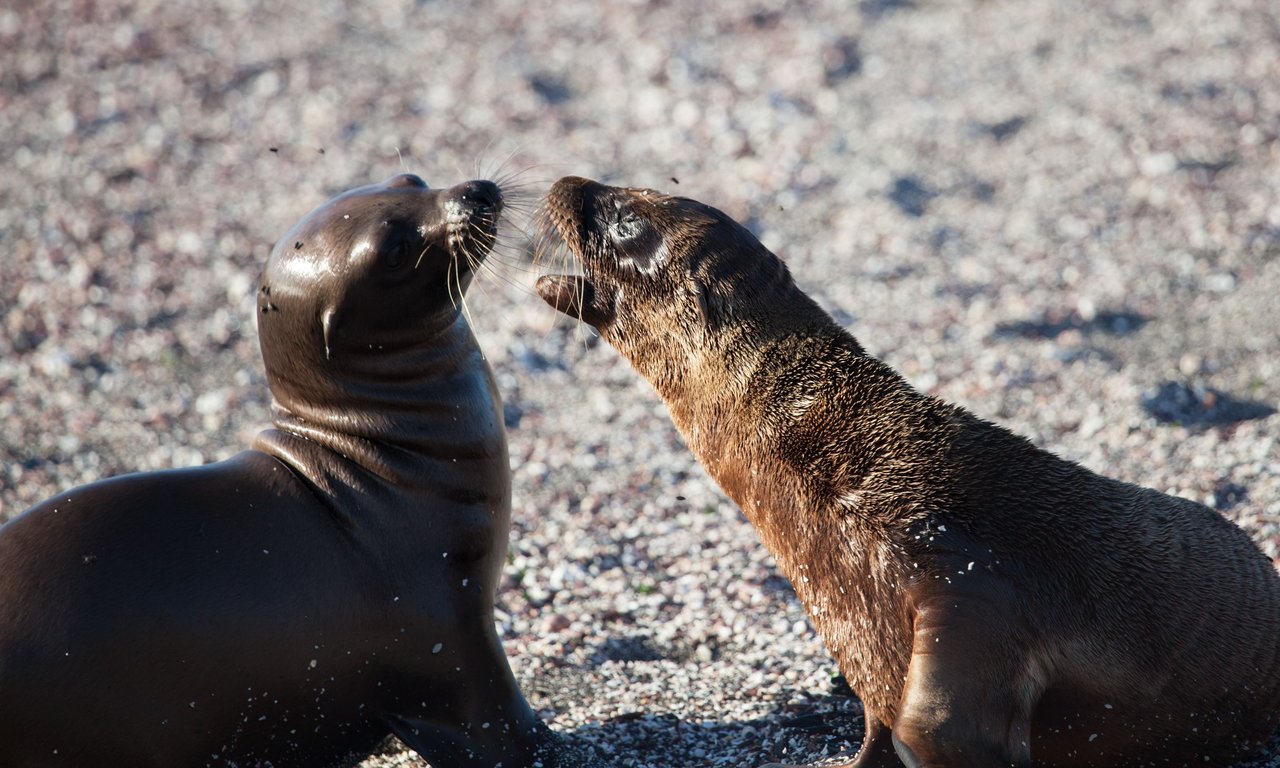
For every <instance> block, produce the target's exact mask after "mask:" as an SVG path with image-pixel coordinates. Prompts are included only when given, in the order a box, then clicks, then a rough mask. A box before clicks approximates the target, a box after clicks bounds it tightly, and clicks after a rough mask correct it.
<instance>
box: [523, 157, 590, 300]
mask: <svg viewBox="0 0 1280 768" xmlns="http://www.w3.org/2000/svg"><path fill="white" fill-rule="evenodd" d="M593 186H598V185H596V184H595V182H591V181H588V180H586V179H581V178H578V177H574V176H570V177H566V178H563V179H560V180H559V181H557V182H556V183H555V184H554V185H553V186H552V187H551V191H550V192H549V193H547V197H546V200H545V202H544V205H543V209H542V213H541V215H540V216H539V225H538V240H539V245H538V249H537V250H538V253H539V254H542V255H546V254H550V255H551V258H552V259H553V260H554V261H555V262H556V266H557V267H559V268H560V269H564V270H566V271H565V272H558V271H557V272H553V273H551V274H544V275H542V276H540V277H539V278H538V280H537V283H536V285H535V288H536V290H537V291H538V295H539V296H541V297H542V300H543V301H545V302H547V303H548V304H550V305H551V306H552V307H554V308H555V309H557V310H559V311H560V312H563V313H565V314H566V315H569V316H571V317H576V318H578V319H581V320H588V322H589V319H588V318H589V309H590V308H591V307H592V306H593V305H594V304H595V300H596V289H595V286H594V285H593V284H592V282H591V281H590V279H588V277H587V276H586V275H585V274H573V273H572V272H570V271H569V270H571V269H572V268H573V267H574V266H577V267H579V268H580V269H582V270H583V271H585V268H586V259H585V253H584V252H585V249H584V247H583V246H584V243H585V242H586V226H587V222H589V221H590V216H591V210H592V206H593V205H594V194H590V192H592V191H593V190H591V189H590V188H591V187H593ZM539 258H541V257H539ZM584 313H588V314H584Z"/></svg>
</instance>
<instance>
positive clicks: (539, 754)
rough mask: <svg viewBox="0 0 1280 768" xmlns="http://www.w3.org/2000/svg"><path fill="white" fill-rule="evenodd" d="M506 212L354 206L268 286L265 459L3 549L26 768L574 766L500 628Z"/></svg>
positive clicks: (67, 511)
mask: <svg viewBox="0 0 1280 768" xmlns="http://www.w3.org/2000/svg"><path fill="white" fill-rule="evenodd" d="M501 209H502V195H501V192H500V190H499V189H498V187H497V186H496V185H494V184H493V183H491V182H487V181H476V182H468V183H466V184H462V185H459V186H456V187H453V188H451V189H447V190H430V189H427V187H426V185H425V184H424V183H423V182H422V180H421V179H419V178H418V177H416V176H412V175H408V174H405V175H401V176H397V177H394V178H392V179H390V180H388V181H387V182H386V183H384V184H380V185H374V186H368V187H361V188H359V189H355V190H352V191H350V192H347V193H345V194H343V195H340V196H338V197H336V198H334V199H332V200H330V201H329V202H327V203H326V204H324V205H323V206H321V207H320V208H318V209H316V210H315V211H313V212H312V213H311V214H309V215H308V216H307V217H306V218H305V219H303V220H302V221H301V222H300V223H298V224H297V225H296V226H295V227H294V228H293V229H292V230H290V232H289V233H288V234H286V235H285V237H284V238H283V239H282V240H281V241H280V243H279V244H278V245H277V246H276V248H275V249H274V251H273V252H272V256H271V259H270V261H269V262H268V264H267V266H266V268H265V270H264V273H263V276H262V281H261V285H260V290H259V294H258V308H259V310H260V312H259V315H258V317H259V336H260V341H261V347H262V352H263V358H264V362H265V364H266V369H267V379H268V382H269V384H270V386H271V391H272V394H273V397H274V401H275V419H274V420H275V424H274V426H273V428H271V429H268V430H266V431H264V432H263V433H261V434H260V435H259V436H258V438H257V439H256V440H255V441H254V444H253V447H252V449H250V450H246V451H244V452H241V453H239V454H237V455H235V456H234V457H232V458H230V459H228V460H226V461H222V462H218V463H216V464H210V465H207V466H202V467H196V468H190V469H177V470H169V471H160V472H150V473H144V474H135V475H126V476H121V477H115V478H111V479H107V480H103V481H100V482H96V483H93V484H90V485H86V486H83V487H80V488H75V489H72V490H70V491H67V492H65V493H61V494H59V495H57V496H55V497H54V498H51V499H49V500H48V501H45V502H43V503H41V504H39V505H37V506H35V507H33V508H32V509H30V510H28V511H26V512H25V513H23V514H22V515H20V516H19V517H17V518H15V519H14V520H12V521H11V522H9V523H8V524H7V525H5V526H4V527H2V528H0V765H3V766H5V768H36V767H37V766H41V767H43V766H77V767H78V766H87V765H92V766H122V767H123V766H129V767H130V768H140V767H147V766H154V767H155V768H173V767H174V766H195V765H244V766H249V765H273V766H276V767H277V768H280V767H281V766H308V767H313V766H326V765H335V764H340V763H342V762H343V761H344V760H346V759H347V758H348V756H349V755H351V754H357V755H358V754H363V753H367V752H369V751H370V750H372V749H373V748H374V747H375V746H376V745H377V744H378V743H379V742H380V741H381V740H382V739H383V738H385V736H386V735H387V734H388V733H389V732H394V733H395V734H396V735H397V736H399V737H400V738H401V739H403V740H404V741H405V742H406V743H407V744H409V746H411V747H413V748H414V749H415V750H417V751H418V752H419V753H420V754H422V755H423V756H424V757H426V758H427V759H428V760H430V761H431V763H432V764H433V765H436V766H441V767H443V766H486V767H488V766H493V765H495V764H497V763H502V764H503V765H506V766H532V765H534V764H535V763H536V762H538V761H539V760H542V764H545V765H554V764H561V765H563V764H566V763H564V762H558V756H564V757H566V759H567V758H568V757H569V755H568V750H566V749H562V748H561V747H560V746H559V744H558V741H557V739H556V738H555V737H554V736H553V735H552V734H551V733H550V731H548V730H547V729H546V728H545V727H544V726H542V725H541V724H540V723H539V722H538V720H537V719H536V718H535V716H534V715H533V713H532V712H531V711H530V709H529V707H528V705H527V704H526V703H525V701H524V699H523V697H522V696H521V695H520V692H519V691H518V690H517V687H516V684H515V681H514V679H513V677H512V675H511V672H510V670H509V668H508V665H507V662H506V658H505V657H504V655H503V653H502V649H501V646H500V643H499V641H498V639H497V637H496V635H495V633H494V625H493V599H494V592H495V589H496V586H497V580H498V576H499V572H500V569H501V567H502V563H503V558H504V554H505V552H506V546H507V536H508V527H509V518H510V499H511V485H510V468H509V465H508V456H507V447H506V435H505V431H504V428H503V423H502V416H501V404H500V401H499V396H498V393H497V390H496V388H495V386H494V381H493V377H492V374H491V372H490V370H489V367H488V365H487V363H486V362H485V360H484V356H483V355H482V353H481V351H480V349H479V347H478V345H477V344H476V342H475V339H474V337H473V335H472V333H471V330H470V328H469V327H468V325H467V323H466V320H465V318H464V317H463V314H462V313H461V311H460V308H459V306H458V302H459V300H460V298H461V296H462V292H463V291H464V290H465V289H466V287H467V285H468V283H469V282H470V279H471V274H472V269H473V268H474V267H475V266H476V265H477V264H478V263H479V261H480V260H481V259H483V258H484V256H485V255H486V254H487V253H488V252H489V249H490V248H491V247H492V245H493V241H494V231H495V230H494V228H495V226H496V221H497V217H498V216H499V214H500V212H501ZM570 762H572V763H573V764H577V763H576V761H570Z"/></svg>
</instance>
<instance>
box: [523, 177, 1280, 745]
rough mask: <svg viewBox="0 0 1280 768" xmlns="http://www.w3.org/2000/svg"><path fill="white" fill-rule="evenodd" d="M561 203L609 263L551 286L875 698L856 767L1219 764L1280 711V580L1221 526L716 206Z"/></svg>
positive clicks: (631, 199)
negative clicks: (596, 332) (878, 333)
mask: <svg viewBox="0 0 1280 768" xmlns="http://www.w3.org/2000/svg"><path fill="white" fill-rule="evenodd" d="M547 212H548V215H549V218H550V220H551V223H552V224H553V225H554V226H555V228H556V229H557V231H558V233H559V234H560V235H561V236H562V237H563V238H564V240H565V241H566V242H567V243H568V245H569V247H570V249H571V250H572V251H573V252H574V253H575V254H577V255H578V256H579V257H580V258H581V259H582V262H583V265H584V268H585V272H586V274H585V276H584V277H583V278H570V277H562V276H548V277H544V278H542V279H541V280H540V282H539V291H540V293H541V294H542V295H543V297H544V298H545V299H546V300H547V301H548V302H549V303H551V304H552V305H553V306H556V307H557V308H559V309H561V310H562V311H566V312H568V313H569V314H571V315H574V316H577V317H580V318H582V319H583V320H585V321H587V322H589V323H591V324H592V325H594V326H596V327H597V328H599V329H600V331H601V333H602V335H603V336H604V337H605V338H606V340H608V341H610V342H611V343H613V344H614V346H615V347H617V348H618V349H619V351H620V352H622V353H623V354H624V355H625V356H626V357H627V358H628V359H629V360H630V361H631V362H632V364H633V365H634V366H635V367H636V368H637V370H639V371H640V372H641V373H642V374H643V375H645V377H646V378H648V379H649V381H650V382H651V383H653V385H654V386H655V388H656V389H657V391H658V392H659V394H660V395H661V396H662V397H663V400H664V401H665V402H666V404H667V406H668V408H669V410H670V412H671V415H672V418H673V420H674V421H675V423H676V425H677V426H678V427H679V428H680V430H681V432H682V433H683V434H684V436H685V437H686V439H687V441H688V443H689V446H690V448H691V449H692V450H693V451H694V452H695V454H696V455H697V456H698V458H699V459H700V461H701V462H702V463H703V464H704V465H705V466H706V467H707V469H708V471H709V472H710V473H711V475H712V476H713V477H714V478H715V479H716V480H717V482H718V483H719V484H720V485H721V486H722V487H723V488H724V489H725V491H726V492H727V493H728V494H729V495H730V496H731V497H732V498H733V499H734V500H735V501H736V502H737V503H738V504H739V505H740V506H741V507H742V509H743V511H744V512H745V513H746V515H747V517H748V518H749V519H750V520H751V522H752V523H753V524H754V526H755V527H756V529H757V530H758V531H759V532H760V535H761V537H762V539H763V540H764V542H765V544H766V545H767V546H768V547H769V549H770V550H771V552H772V553H773V554H774V556H775V557H776V559H777V561H778V563H779V565H780V566H781V568H782V569H783V571H784V572H785V573H786V574H787V576H788V577H789V578H790V580H791V582H792V584H793V585H794V586H795V589H796V592H797V594H798V595H799V597H800V599H801V600H802V602H803V603H804V605H805V606H806V608H807V609H808V611H809V613H810V615H811V617H812V619H813V622H814V624H815V626H816V627H817V628H818V630H819V632H820V633H821V635H822V637H823V639H824V641H825V642H826V644H827V646H828V648H829V649H830V651H831V652H832V654H833V655H834V656H835V658H836V660H837V661H838V663H839V665H840V669H841V671H842V672H843V673H844V675H845V676H846V677H847V679H848V680H849V683H850V685H851V686H852V688H853V689H854V691H855V692H856V693H857V694H858V696H859V698H861V700H862V702H863V704H864V706H865V712H866V723H867V733H866V739H865V741H864V744H863V748H862V750H861V752H860V753H859V756H858V757H857V758H856V759H855V760H854V761H853V763H851V765H856V766H896V765H903V764H905V765H907V766H910V767H911V768H917V767H919V766H931V767H933V766H937V767H939V768H941V767H943V766H946V767H947V768H954V767H955V766H1008V765H1017V766H1029V765H1033V764H1034V765H1037V766H1041V765H1054V766H1071V765H1075V766H1130V765H1139V764H1140V765H1190V764H1194V765H1203V764H1222V763H1223V761H1226V760H1230V759H1235V758H1238V757H1241V756H1245V755H1248V754H1249V753H1250V751H1252V750H1256V749H1258V748H1259V747H1260V746H1261V743H1262V742H1263V741H1265V740H1266V739H1267V738H1268V737H1269V736H1270V734H1271V733H1272V732H1273V731H1274V730H1275V728H1276V727H1277V725H1280V720H1278V717H1280V715H1278V712H1280V650H1278V649H1280V642H1278V640H1277V638H1278V637H1280V577H1278V576H1277V573H1276V571H1275V569H1274V567H1273V566H1272V564H1271V563H1270V562H1269V561H1268V560H1267V559H1266V558H1265V557H1264V556H1263V555H1262V553H1261V552H1260V551H1259V550H1258V548H1257V546H1256V545H1254V544H1253V542H1252V541H1251V540H1250V539H1249V538H1248V536H1247V535H1246V534H1244V532H1242V531H1241V530H1240V529H1239V528H1237V527H1236V526H1234V525H1232V524H1231V523H1229V522H1228V521H1226V520H1225V519H1223V518H1222V516H1221V515H1219V514H1218V513H1216V512H1214V511H1212V510H1210V509H1208V508H1206V507H1204V506H1202V505H1199V504H1196V503H1194V502H1191V501H1188V500H1185V499H1180V498H1176V497H1173V496H1168V495H1165V494H1162V493H1158V492H1156V491H1153V490H1150V489H1146V488H1141V487H1138V486H1135V485H1131V484H1128V483H1123V482H1120V481H1117V480H1113V479H1110V478H1106V477H1102V476H1099V475H1097V474H1095V473H1093V472H1090V471H1089V470H1087V469H1084V468H1083V467H1080V466H1079V465H1077V464H1074V463H1071V462H1068V461H1065V460H1063V459H1060V458H1058V457H1056V456H1054V455H1053V454H1051V453H1049V452H1047V451H1044V450H1041V449H1039V448H1037V447H1035V446H1034V445H1032V444H1031V443H1030V442H1028V441H1027V440H1025V439H1023V438H1021V437H1018V436H1016V435H1014V434H1012V433H1010V432H1009V431H1007V430H1005V429H1003V428H1001V427H999V426H996V425H994V424H991V423H988V422H986V421H983V420H981V419H979V418H977V417H975V416H973V415H972V414H970V413H968V412H966V411H964V410H963V409H961V408H958V407H956V406H952V405H948V404H946V403H944V402H942V401H939V400H937V399H935V398H931V397H928V396H925V395H922V394H920V393H918V392H916V391H914V390H913V389H912V388H911V387H910V386H909V385H908V384H907V383H906V382H905V381H904V380H903V379H902V378H901V377H900V376H898V375H897V374H896V373H894V372H893V371H892V370H891V369H889V368H888V367H887V366H885V365H884V364H882V363H880V362H879V361H877V360H875V359H873V358H871V357H870V356H868V355H867V354H866V353H865V352H864V351H863V350H862V348H861V347H860V346H859V345H858V343H857V342H856V341H855V340H854V339H853V337H852V336H850V335H849V334H848V333H847V332H845V331H844V330H843V329H841V328H840V327H839V326H838V325H837V324H836V323H835V322H834V321H832V320H831V319H830V318H829V317H828V316H827V314H826V313H825V312H823V311H822V310H821V309H820V308H819V307H818V306H817V305H816V304H815V303H814V302H813V301H812V300H810V299H809V298H808V297H807V296H805V295H804V294H803V293H802V292H801V291H800V290H799V289H798V288H797V287H796V286H795V284H794V282H793V281H792V280H791V278H790V276H789V275H788V274H787V270H786V267H785V266H784V265H783V264H782V262H781V261H779V260H778V259H777V257H775V256H774V255H773V254H771V253H769V252H768V251H767V250H766V249H765V248H764V247H763V246H761V245H760V244H759V243H758V242H757V241H756V240H755V238H754V237H752V236H751V235H750V234H749V233H748V232H746V230H745V229H742V228H741V227H739V226H738V225H737V224H735V223H734V222H732V221H731V220H729V219H728V218H727V217H725V216H724V215H723V214H722V213H720V212H719V211H716V210H715V209H712V208H709V207H707V206H703V205H701V204H699V203H696V202H695V201H691V200H687V199H680V198H670V197H666V196H663V195H659V194H657V193H654V192H650V191H647V190H627V189H616V188H610V187H604V186H602V185H598V184H595V183H593V182H587V181H585V180H582V179H564V180H561V181H560V182H558V183H557V184H556V186H555V187H554V188H553V190H552V192H551V194H550V195H549V196H548V201H547Z"/></svg>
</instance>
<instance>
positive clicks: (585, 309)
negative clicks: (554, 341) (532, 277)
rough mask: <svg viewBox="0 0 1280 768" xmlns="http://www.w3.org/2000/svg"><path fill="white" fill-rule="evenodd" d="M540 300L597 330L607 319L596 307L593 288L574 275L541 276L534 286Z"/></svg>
mask: <svg viewBox="0 0 1280 768" xmlns="http://www.w3.org/2000/svg"><path fill="white" fill-rule="evenodd" d="M536 287H537V289H538V295H539V296H541V297H542V300H543V301H545V302H547V303H548V304H550V305H551V306H553V307H555V308H556V309H558V310H560V311H561V312H563V313H565V314H566V315H568V316H569V317H573V318H577V319H578V320H581V321H582V322H584V323H586V324H588V325H590V326H593V327H596V328H599V327H600V324H601V323H603V322H605V320H606V319H607V317H606V315H605V313H604V312H602V311H601V310H600V308H599V307H598V306H597V305H596V302H597V300H598V298H599V297H598V296H597V295H596V289H595V286H593V285H592V284H591V283H590V282H588V281H587V279H586V278H584V277H578V276H575V275H543V276H542V277H539V278H538V282H537V285H536Z"/></svg>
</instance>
